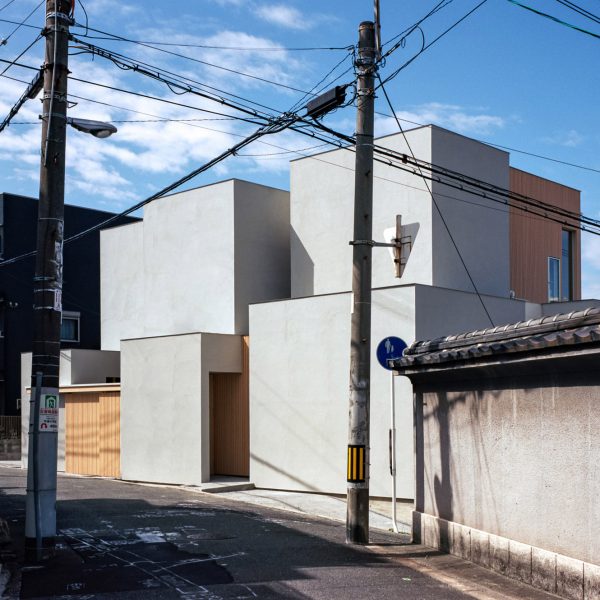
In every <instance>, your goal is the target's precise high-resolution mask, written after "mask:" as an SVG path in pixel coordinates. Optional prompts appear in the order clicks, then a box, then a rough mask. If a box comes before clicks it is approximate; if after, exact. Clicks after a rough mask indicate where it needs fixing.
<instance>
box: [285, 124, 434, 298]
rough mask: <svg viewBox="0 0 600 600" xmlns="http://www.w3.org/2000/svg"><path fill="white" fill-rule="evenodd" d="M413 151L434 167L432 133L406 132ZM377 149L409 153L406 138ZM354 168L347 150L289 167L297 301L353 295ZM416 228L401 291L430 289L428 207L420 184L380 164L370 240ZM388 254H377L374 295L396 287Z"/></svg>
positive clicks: (383, 141)
mask: <svg viewBox="0 0 600 600" xmlns="http://www.w3.org/2000/svg"><path fill="white" fill-rule="evenodd" d="M407 137H408V139H409V142H410V145H411V148H412V150H413V151H414V152H415V154H416V155H417V156H418V157H419V158H422V159H424V160H427V161H430V160H431V129H430V128H429V127H423V128H419V129H415V130H411V131H408V132H407ZM377 143H378V144H381V145H383V146H386V147H389V148H393V149H394V150H398V151H400V152H409V150H408V147H407V145H406V142H405V141H404V138H403V137H402V136H388V137H385V138H380V139H378V140H377ZM354 160H355V155H354V153H353V152H350V151H348V150H335V151H332V152H325V153H322V154H318V155H315V156H312V157H308V158H303V159H299V160H296V161H292V162H291V173H290V177H291V188H290V189H291V223H292V263H291V264H292V296H293V297H302V296H310V295H312V294H327V293H336V292H342V291H348V290H349V289H350V287H351V265H352V247H351V246H350V245H349V244H348V242H349V241H350V240H352V238H353V218H354V217H353V215H354V209H353V206H354ZM397 214H400V215H402V222H403V224H405V225H406V224H410V223H419V231H418V234H417V236H416V238H415V245H414V248H413V250H412V254H411V258H410V261H409V263H408V265H407V268H406V271H405V273H404V277H403V280H402V283H423V284H431V283H432V267H431V261H432V259H431V202H430V196H429V193H428V192H427V188H426V187H425V185H424V183H423V181H422V180H421V179H420V178H418V177H416V176H414V175H412V174H409V173H406V172H404V171H400V170H398V169H395V168H392V167H389V166H387V165H385V164H381V163H378V162H376V163H375V165H374V180H373V238H374V239H375V240H376V241H384V235H383V234H384V230H386V229H388V228H395V226H396V215H397ZM399 283H400V282H399V280H398V279H396V277H395V270H394V264H393V261H392V258H391V256H390V253H389V251H388V250H387V249H386V248H377V249H374V251H373V287H384V286H390V285H398V284H399Z"/></svg>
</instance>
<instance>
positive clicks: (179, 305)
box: [101, 180, 290, 350]
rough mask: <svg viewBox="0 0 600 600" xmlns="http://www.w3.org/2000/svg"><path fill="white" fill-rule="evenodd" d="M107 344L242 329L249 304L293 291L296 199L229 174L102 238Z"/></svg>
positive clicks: (164, 202) (111, 347)
mask: <svg viewBox="0 0 600 600" xmlns="http://www.w3.org/2000/svg"><path fill="white" fill-rule="evenodd" d="M101 276H102V288H101V301H102V348H103V349H106V350H118V349H119V342H120V340H122V339H131V338H142V337H156V336H164V335H178V334H186V333H189V332H193V331H206V332H210V333H223V334H245V333H247V330H248V318H247V306H248V302H250V301H260V300H265V299H273V298H280V297H287V296H289V285H290V284H289V198H288V193H287V192H285V191H282V190H277V189H274V188H269V187H265V186H261V185H257V184H253V183H249V182H241V181H238V180H229V181H224V182H221V183H217V184H214V185H209V186H205V187H201V188H196V189H193V190H188V191H185V192H181V193H179V194H175V195H172V196H167V197H165V198H161V199H160V200H157V201H156V202H153V203H152V204H150V205H148V206H147V207H146V211H145V214H144V220H143V221H142V222H141V223H136V224H134V225H132V226H125V227H121V228H117V229H111V230H109V231H105V232H103V233H102V238H101Z"/></svg>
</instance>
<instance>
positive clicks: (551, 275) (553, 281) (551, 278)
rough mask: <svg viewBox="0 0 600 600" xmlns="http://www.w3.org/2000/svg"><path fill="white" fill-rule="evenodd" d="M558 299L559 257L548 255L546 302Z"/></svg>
mask: <svg viewBox="0 0 600 600" xmlns="http://www.w3.org/2000/svg"><path fill="white" fill-rule="evenodd" d="M559 300H560V259H559V258H555V257H554V256H549V257H548V302H558V301H559Z"/></svg>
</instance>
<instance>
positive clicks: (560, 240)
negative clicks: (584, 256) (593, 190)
mask: <svg viewBox="0 0 600 600" xmlns="http://www.w3.org/2000/svg"><path fill="white" fill-rule="evenodd" d="M510 189H511V191H512V192H514V193H515V194H520V195H523V196H527V197H528V198H534V199H535V200H538V201H540V202H544V203H545V204H550V205H552V206H554V207H558V208H560V209H563V211H564V214H562V215H557V214H551V213H548V216H549V217H551V218H552V219H555V220H551V219H550V218H545V217H544V216H542V215H540V214H537V215H536V214H533V212H537V213H540V210H535V211H532V210H531V208H530V209H529V210H527V208H528V207H527V205H526V204H522V203H519V202H518V201H514V204H515V205H518V206H522V208H517V207H516V206H511V208H510V284H511V289H512V290H513V291H514V292H515V296H516V297H517V298H522V299H525V300H529V301H531V302H539V303H545V302H552V301H558V300H580V299H581V231H580V230H579V229H577V228H576V221H575V220H573V219H572V218H569V217H568V216H567V215H566V213H567V212H569V213H575V214H577V215H579V214H580V212H581V205H580V192H579V191H578V190H575V189H573V188H570V187H567V186H565V185H561V184H559V183H556V182H554V181H550V180H548V179H544V178H542V177H538V176H537V175H532V174H531V173H526V172H524V171H520V170H519V169H514V168H512V167H511V169H510ZM542 212H543V211H542Z"/></svg>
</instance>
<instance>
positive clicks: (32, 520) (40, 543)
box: [25, 0, 72, 560]
mask: <svg viewBox="0 0 600 600" xmlns="http://www.w3.org/2000/svg"><path fill="white" fill-rule="evenodd" d="M71 11H72V3H71V0H46V27H45V29H44V35H45V36H46V57H45V62H44V67H43V70H44V97H43V115H42V157H41V169H40V198H39V208H38V230H37V257H36V266H35V277H34V317H33V357H32V361H33V362H32V383H31V398H32V402H31V404H30V406H31V414H30V427H29V457H28V467H29V468H28V472H27V501H26V520H25V552H26V558H27V559H28V560H32V559H35V560H40V559H41V558H44V557H46V556H48V555H51V554H52V553H53V551H54V545H55V537H56V466H57V438H58V410H59V404H58V403H59V390H58V387H59V379H58V376H59V362H60V324H61V313H62V297H61V296H62V268H63V265H62V253H63V230H64V219H63V215H64V191H65V147H66V126H67V76H68V73H69V71H68V41H69V25H70V24H71V16H70V15H71Z"/></svg>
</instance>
